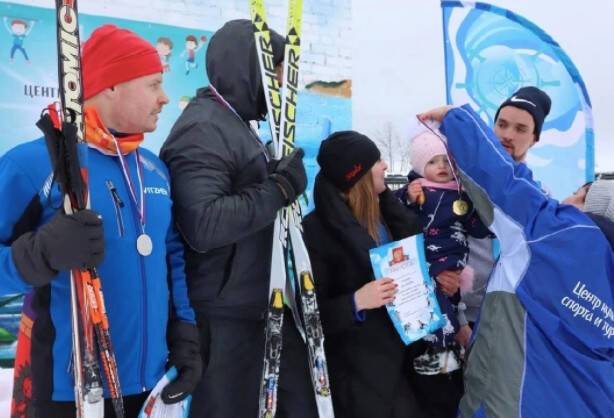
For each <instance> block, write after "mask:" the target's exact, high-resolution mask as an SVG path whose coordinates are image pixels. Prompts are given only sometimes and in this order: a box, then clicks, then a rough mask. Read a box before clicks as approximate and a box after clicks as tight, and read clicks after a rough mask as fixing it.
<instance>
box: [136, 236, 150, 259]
mask: <svg viewBox="0 0 614 418" xmlns="http://www.w3.org/2000/svg"><path fill="white" fill-rule="evenodd" d="M136 250H137V251H138V252H139V254H141V255H142V256H143V257H147V256H148V255H150V254H151V252H152V251H153V242H152V241H151V238H150V237H149V235H147V234H141V235H139V236H138V238H137V239H136Z"/></svg>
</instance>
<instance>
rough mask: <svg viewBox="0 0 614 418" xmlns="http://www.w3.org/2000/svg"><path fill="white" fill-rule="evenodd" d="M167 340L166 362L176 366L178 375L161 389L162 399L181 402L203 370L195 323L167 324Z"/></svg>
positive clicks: (191, 390)
mask: <svg viewBox="0 0 614 418" xmlns="http://www.w3.org/2000/svg"><path fill="white" fill-rule="evenodd" d="M167 340H168V351H169V357H168V362H169V364H170V365H171V366H175V367H176V368H177V372H178V376H177V379H175V380H174V381H172V382H171V383H169V384H168V385H167V386H166V387H165V388H164V389H163V390H162V401H163V402H164V403H166V404H172V403H176V402H181V401H182V400H184V399H185V398H186V397H187V396H188V395H189V394H190V393H192V392H193V391H194V388H196V385H197V384H198V382H199V381H200V378H201V375H202V372H203V361H202V358H201V356H200V337H199V333H198V328H197V327H196V325H194V324H190V323H188V322H182V321H176V322H172V323H171V324H169V328H168V333H167Z"/></svg>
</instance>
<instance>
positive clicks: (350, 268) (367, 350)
mask: <svg viewBox="0 0 614 418" xmlns="http://www.w3.org/2000/svg"><path fill="white" fill-rule="evenodd" d="M314 195H315V196H314V197H315V211H314V212H312V213H310V214H309V215H308V216H307V217H306V218H305V220H304V222H303V226H304V230H305V241H306V244H307V247H308V249H309V255H310V258H311V263H312V266H313V272H314V278H315V282H316V292H317V296H318V303H319V306H320V314H321V319H322V325H323V327H324V334H325V338H326V339H325V344H326V346H325V349H326V354H327V357H328V363H329V371H330V375H331V389H332V393H333V402H334V407H335V415H336V416H338V417H352V418H361V417H370V418H371V417H378V418H388V417H391V416H392V415H391V408H392V407H393V406H394V399H395V397H396V396H398V393H397V389H398V388H399V386H400V380H401V379H402V378H403V377H404V367H405V365H407V364H409V361H410V357H411V353H410V351H411V350H412V349H413V347H412V346H410V347H409V348H407V347H406V346H405V345H404V344H403V342H402V341H401V338H400V336H399V335H398V333H397V331H396V330H395V329H394V326H393V325H392V321H391V320H390V318H389V316H388V314H387V312H386V309H385V308H383V307H382V308H379V309H373V310H368V311H366V319H365V321H364V322H357V321H356V320H355V318H354V314H353V303H352V298H353V294H354V292H355V291H356V290H358V289H359V288H361V287H362V286H363V285H364V284H366V283H368V282H370V281H371V280H373V279H374V277H373V271H372V269H371V264H370V261H369V249H371V248H374V247H376V243H375V242H374V241H373V239H372V238H371V236H370V235H369V234H368V233H367V230H366V229H365V228H363V227H362V226H361V225H360V224H359V223H358V221H357V220H356V218H354V216H353V215H352V213H351V211H350V208H349V207H348V206H347V205H346V204H345V202H344V201H343V200H342V198H341V196H340V194H339V191H338V190H337V189H336V188H335V187H334V186H333V185H332V184H331V183H330V182H329V181H328V180H327V179H326V177H324V176H323V175H321V174H320V175H318V176H317V177H316V182H315V189H314ZM380 208H381V211H382V216H383V218H384V221H385V223H386V225H387V226H388V228H389V230H390V232H391V234H392V238H393V239H395V240H397V239H402V238H406V237H408V236H411V235H415V234H417V233H419V232H421V231H420V225H419V223H418V219H417V216H416V215H415V214H414V213H412V212H411V211H409V210H408V209H406V208H405V207H404V206H403V205H402V204H401V203H400V202H399V201H398V200H397V199H396V197H394V195H393V194H392V192H391V191H390V190H386V191H385V192H383V193H382V194H380Z"/></svg>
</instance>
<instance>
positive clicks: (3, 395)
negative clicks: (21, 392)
mask: <svg viewBox="0 0 614 418" xmlns="http://www.w3.org/2000/svg"><path fill="white" fill-rule="evenodd" d="M12 394H13V369H2V368H0V418H9V414H10V412H11V396H12Z"/></svg>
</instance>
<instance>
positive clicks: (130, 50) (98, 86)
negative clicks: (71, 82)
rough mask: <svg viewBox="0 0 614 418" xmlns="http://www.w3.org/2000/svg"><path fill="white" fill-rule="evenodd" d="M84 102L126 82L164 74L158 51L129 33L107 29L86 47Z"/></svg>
mask: <svg viewBox="0 0 614 418" xmlns="http://www.w3.org/2000/svg"><path fill="white" fill-rule="evenodd" d="M81 65H82V70H83V99H84V100H87V99H89V98H90V97H93V96H95V95H97V94H98V93H100V92H101V91H102V90H104V89H106V88H109V87H113V86H115V85H117V84H120V83H123V82H125V81H129V80H133V79H135V78H139V77H143V76H146V75H150V74H155V73H161V72H162V63H161V62H160V56H159V55H158V51H156V48H154V47H153V45H151V44H150V43H149V42H147V41H146V40H145V39H143V38H141V37H140V36H139V35H137V34H135V33H134V32H131V31H129V30H126V29H121V28H118V27H117V26H114V25H104V26H101V27H99V28H98V29H96V30H95V31H94V32H93V33H92V35H91V36H90V37H89V39H88V40H87V41H86V42H85V44H83V53H82V57H81Z"/></svg>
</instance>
